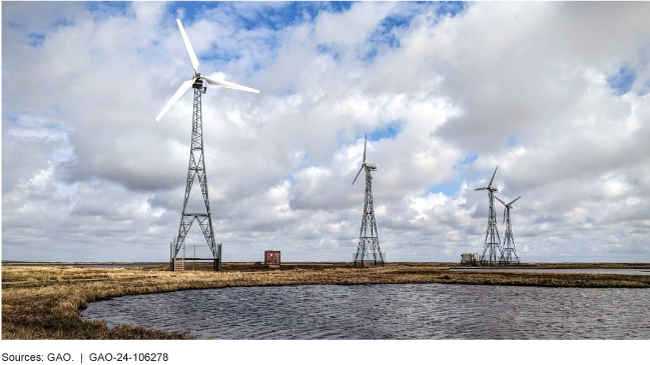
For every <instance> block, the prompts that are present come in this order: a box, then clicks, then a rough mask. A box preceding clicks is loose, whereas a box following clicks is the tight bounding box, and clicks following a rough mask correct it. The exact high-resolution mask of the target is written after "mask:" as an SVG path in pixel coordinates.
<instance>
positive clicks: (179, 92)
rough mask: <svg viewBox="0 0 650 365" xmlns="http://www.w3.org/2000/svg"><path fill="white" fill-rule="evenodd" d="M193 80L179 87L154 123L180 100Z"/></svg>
mask: <svg viewBox="0 0 650 365" xmlns="http://www.w3.org/2000/svg"><path fill="white" fill-rule="evenodd" d="M194 80H195V79H192V80H187V81H185V82H184V83H182V84H181V87H179V88H178V90H176V92H175V93H174V95H172V98H171V99H169V101H168V102H167V104H165V107H164V108H163V109H162V110H161V111H160V113H159V114H158V116H157V117H156V122H159V121H160V119H161V118H162V117H163V115H165V113H167V111H168V110H169V109H170V108H171V107H172V105H174V104H176V102H177V101H178V99H180V98H181V96H183V94H185V92H186V91H187V90H189V89H190V87H192V84H193V83H194Z"/></svg>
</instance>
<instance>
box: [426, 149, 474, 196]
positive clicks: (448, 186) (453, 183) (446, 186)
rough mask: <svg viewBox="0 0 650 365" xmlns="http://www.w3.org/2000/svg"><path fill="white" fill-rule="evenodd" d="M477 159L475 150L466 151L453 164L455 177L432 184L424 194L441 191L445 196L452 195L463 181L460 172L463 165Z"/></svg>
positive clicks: (462, 169) (463, 168)
mask: <svg viewBox="0 0 650 365" xmlns="http://www.w3.org/2000/svg"><path fill="white" fill-rule="evenodd" d="M477 159H478V154H477V153H476V152H466V153H465V154H464V156H463V158H462V159H461V160H460V161H459V162H458V163H457V164H456V165H454V170H455V171H456V177H455V178H454V179H452V180H445V181H443V182H440V183H438V184H435V185H433V186H432V187H431V188H430V189H429V190H427V191H426V192H425V193H424V195H427V194H430V193H434V194H436V193H443V194H445V195H447V196H454V194H456V193H457V192H458V190H460V187H461V185H462V183H463V179H462V176H463V175H464V174H463V173H462V172H463V171H464V170H465V169H466V166H465V165H471V164H473V163H474V161H476V160H477Z"/></svg>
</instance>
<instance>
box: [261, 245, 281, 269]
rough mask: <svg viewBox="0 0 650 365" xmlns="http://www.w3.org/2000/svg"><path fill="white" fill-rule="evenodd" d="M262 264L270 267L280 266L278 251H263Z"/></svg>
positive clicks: (277, 267)
mask: <svg viewBox="0 0 650 365" xmlns="http://www.w3.org/2000/svg"><path fill="white" fill-rule="evenodd" d="M264 265H266V266H268V267H269V268H270V269H279V268H280V251H270V250H269V251H264Z"/></svg>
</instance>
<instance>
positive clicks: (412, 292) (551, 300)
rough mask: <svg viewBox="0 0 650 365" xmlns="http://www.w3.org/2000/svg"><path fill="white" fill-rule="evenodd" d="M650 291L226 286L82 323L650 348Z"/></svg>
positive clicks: (250, 334)
mask: <svg viewBox="0 0 650 365" xmlns="http://www.w3.org/2000/svg"><path fill="white" fill-rule="evenodd" d="M648 303H650V289H631V288H544V287H522V286H487V285H450V284H381V285H351V286H344V285H304V286H275V287H232V288H222V289H205V290H188V291H179V292H171V293H160V294H149V295H134V296H124V297H119V298H115V299H112V300H108V301H102V302H94V303H90V304H89V305H88V308H87V309H86V310H85V311H84V312H83V317H84V318H85V319H92V320H105V321H106V322H107V324H108V325H109V326H115V325H117V324H122V323H123V324H129V325H133V326H143V327H146V328H150V329H159V330H165V331H173V332H182V333H186V334H190V335H193V336H196V337H197V338H202V339H207V338H211V339H259V340H262V339H558V340H559V339H646V340H647V339H650V311H648V310H647V306H648Z"/></svg>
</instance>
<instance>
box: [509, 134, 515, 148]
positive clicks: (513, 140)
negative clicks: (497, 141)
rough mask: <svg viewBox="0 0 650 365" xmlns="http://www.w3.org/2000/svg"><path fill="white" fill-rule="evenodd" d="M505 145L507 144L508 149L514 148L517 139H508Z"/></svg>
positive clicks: (512, 137) (511, 137) (513, 137)
mask: <svg viewBox="0 0 650 365" xmlns="http://www.w3.org/2000/svg"><path fill="white" fill-rule="evenodd" d="M507 143H508V146H510V147H514V146H516V145H517V137H515V136H510V137H508V141H507Z"/></svg>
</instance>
